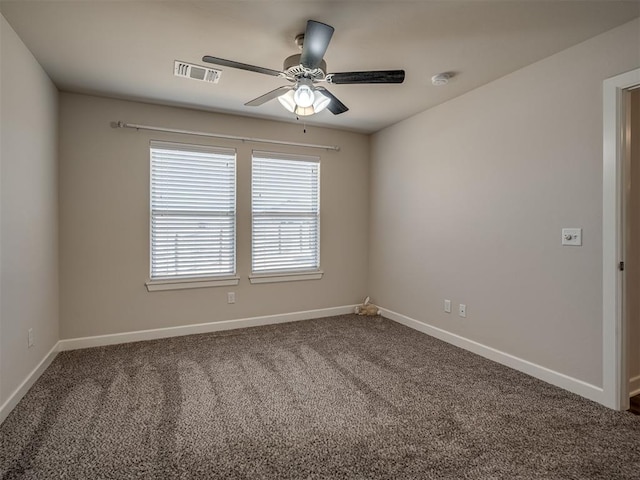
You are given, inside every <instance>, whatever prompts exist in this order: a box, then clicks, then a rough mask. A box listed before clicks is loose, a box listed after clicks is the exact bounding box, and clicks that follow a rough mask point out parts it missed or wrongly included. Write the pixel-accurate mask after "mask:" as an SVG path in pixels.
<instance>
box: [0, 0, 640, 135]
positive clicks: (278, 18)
mask: <svg viewBox="0 0 640 480" xmlns="http://www.w3.org/2000/svg"><path fill="white" fill-rule="evenodd" d="M0 11H1V12H2V14H3V15H4V16H5V18H6V19H7V21H8V22H9V23H10V24H11V26H12V27H13V29H14V30H15V31H16V32H17V33H18V35H19V36H20V37H21V39H22V40H23V41H24V43H25V44H26V45H27V47H28V48H29V49H30V50H31V52H32V53H33V55H34V56H35V57H36V59H37V60H38V62H40V64H41V65H42V66H43V68H44V69H45V70H46V72H47V73H48V74H49V76H50V77H51V79H52V80H53V81H54V83H55V84H56V85H57V86H58V88H59V89H60V90H63V91H71V92H83V93H91V94H98V95H104V96H111V97H117V98H126V99H134V100H141V101H146V102H152V103H162V104H168V105H181V106H187V107H192V108H198V109H205V110H214V111H221V112H230V113H236V114H240V115H251V116H258V117H263V118H272V119H279V120H287V121H295V118H294V117H292V114H290V113H289V112H287V111H285V110H284V109H283V108H282V107H281V106H280V104H279V103H278V102H277V100H273V101H271V102H269V103H267V104H265V105H262V106H261V107H245V106H244V103H245V102H247V101H249V100H251V99H253V98H254V97H257V96H259V95H261V94H263V93H266V92H267V91H269V90H272V89H274V88H276V87H278V86H280V85H284V84H287V82H286V81H284V80H282V79H279V78H275V77H270V76H266V75H261V74H257V73H253V72H247V71H241V70H236V69H232V68H226V67H219V68H220V69H221V70H222V71H223V73H222V77H221V79H220V82H219V83H218V84H217V85H214V84H207V83H204V82H197V81H194V80H189V79H184V78H178V77H175V76H174V75H173V62H174V60H182V61H186V62H192V63H196V64H200V65H207V64H205V63H203V62H202V56H203V55H213V56H217V57H222V58H227V59H232V60H236V61H239V62H243V63H249V64H253V65H258V66H263V67H267V68H272V69H276V70H280V69H281V68H282V61H283V60H284V58H285V57H287V56H289V55H292V54H295V53H299V51H298V50H297V47H296V46H295V44H294V43H293V39H294V37H295V35H296V34H298V33H301V32H303V31H304V28H305V25H306V21H307V20H308V19H313V20H317V21H320V22H324V23H328V24H329V25H332V26H333V27H335V33H334V35H333V39H332V41H331V44H330V46H329V49H328V50H327V53H326V55H325V60H326V62H327V65H328V70H329V72H342V71H353V70H387V69H398V68H404V69H405V70H406V80H405V83H404V84H401V85H332V86H330V90H331V91H332V93H333V94H334V95H336V96H337V97H338V98H339V99H340V100H342V102H343V103H345V104H346V105H347V106H348V107H349V108H350V110H349V111H348V112H346V113H344V114H342V115H337V116H334V115H332V114H331V113H330V112H329V111H324V112H322V113H320V114H318V115H315V116H313V117H308V119H307V123H309V124H312V125H322V126H332V127H337V128H345V129H349V130H355V131H360V132H374V131H377V130H379V129H381V128H383V127H385V126H388V125H391V124H393V123H396V122H398V121H399V120H402V119H404V118H407V117H409V116H411V115H413V114H415V113H418V112H420V111H423V110H425V109H427V108H430V107H433V106H435V105H437V104H439V103H442V102H444V101H446V100H448V99H451V98H453V97H456V96H458V95H461V94H463V93H465V92H467V91H469V90H471V89H474V88H476V87H478V86H480V85H483V84H485V83H487V82H490V81H492V80H495V79H496V78H499V77H501V76H504V75H506V74H508V73H510V72H512V71H514V70H517V69H519V68H521V67H523V66H525V65H528V64H530V63H533V62H535V61H537V60H540V59H542V58H544V57H547V56H549V55H551V54H553V53H556V52H559V51H560V50H563V49H565V48H567V47H569V46H571V45H574V44H576V43H579V42H581V41H583V40H586V39H587V38H590V37H592V36H595V35H597V34H599V33H601V32H604V31H606V30H609V29H611V28H613V27H615V26H617V25H620V24H622V23H625V22H627V21H630V20H632V19H633V18H635V17H637V16H640V1H595V0H588V1H578V0H573V1H558V0H556V1H536V0H528V1H515V0H513V1H478V0H474V1H457V0H449V1H439V2H436V1H419V0H414V1H397V0H396V1H383V0H380V1H378V0H368V1H363V0H361V1H349V0H342V1H319V0H298V1H268V0H262V1H258V0H254V1H227V2H221V1H208V2H191V1H99V0H85V1H55V0H53V1H51V0H49V1H27V0H22V1H13V2H11V1H2V2H0ZM3 68H6V67H5V66H3ZM445 71H452V72H456V77H455V78H454V79H453V80H452V81H451V82H450V83H449V85H447V86H445V87H434V86H432V85H431V81H430V79H431V76H432V75H434V74H436V73H439V72H445Z"/></svg>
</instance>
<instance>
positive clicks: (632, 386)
mask: <svg viewBox="0 0 640 480" xmlns="http://www.w3.org/2000/svg"><path fill="white" fill-rule="evenodd" d="M638 394H640V375H638V376H637V377H633V378H631V379H630V380H629V398H631V397H635V396H636V395H638Z"/></svg>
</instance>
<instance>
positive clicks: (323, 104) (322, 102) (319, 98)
mask: <svg viewBox="0 0 640 480" xmlns="http://www.w3.org/2000/svg"><path fill="white" fill-rule="evenodd" d="M315 93H316V99H315V101H314V102H313V113H318V112H321V111H322V110H324V109H325V108H327V106H328V105H329V104H330V103H331V99H330V98H329V97H327V96H326V95H325V94H324V93H322V92H321V91H319V90H316V92H315Z"/></svg>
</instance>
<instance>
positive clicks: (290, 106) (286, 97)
mask: <svg viewBox="0 0 640 480" xmlns="http://www.w3.org/2000/svg"><path fill="white" fill-rule="evenodd" d="M278 101H279V102H280V103H281V104H282V106H283V107H284V108H286V109H287V110H289V111H290V112H291V113H294V112H295V110H296V107H297V105H296V101H295V100H294V99H293V90H289V91H288V92H287V93H285V94H283V95H280V96H279V97H278Z"/></svg>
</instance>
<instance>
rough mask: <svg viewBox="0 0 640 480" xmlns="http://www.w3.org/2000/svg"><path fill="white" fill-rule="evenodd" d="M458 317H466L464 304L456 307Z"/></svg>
mask: <svg viewBox="0 0 640 480" xmlns="http://www.w3.org/2000/svg"><path fill="white" fill-rule="evenodd" d="M458 315H460V316H461V317H466V316H467V306H466V305H465V304H464V303H461V304H460V306H459V307H458Z"/></svg>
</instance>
